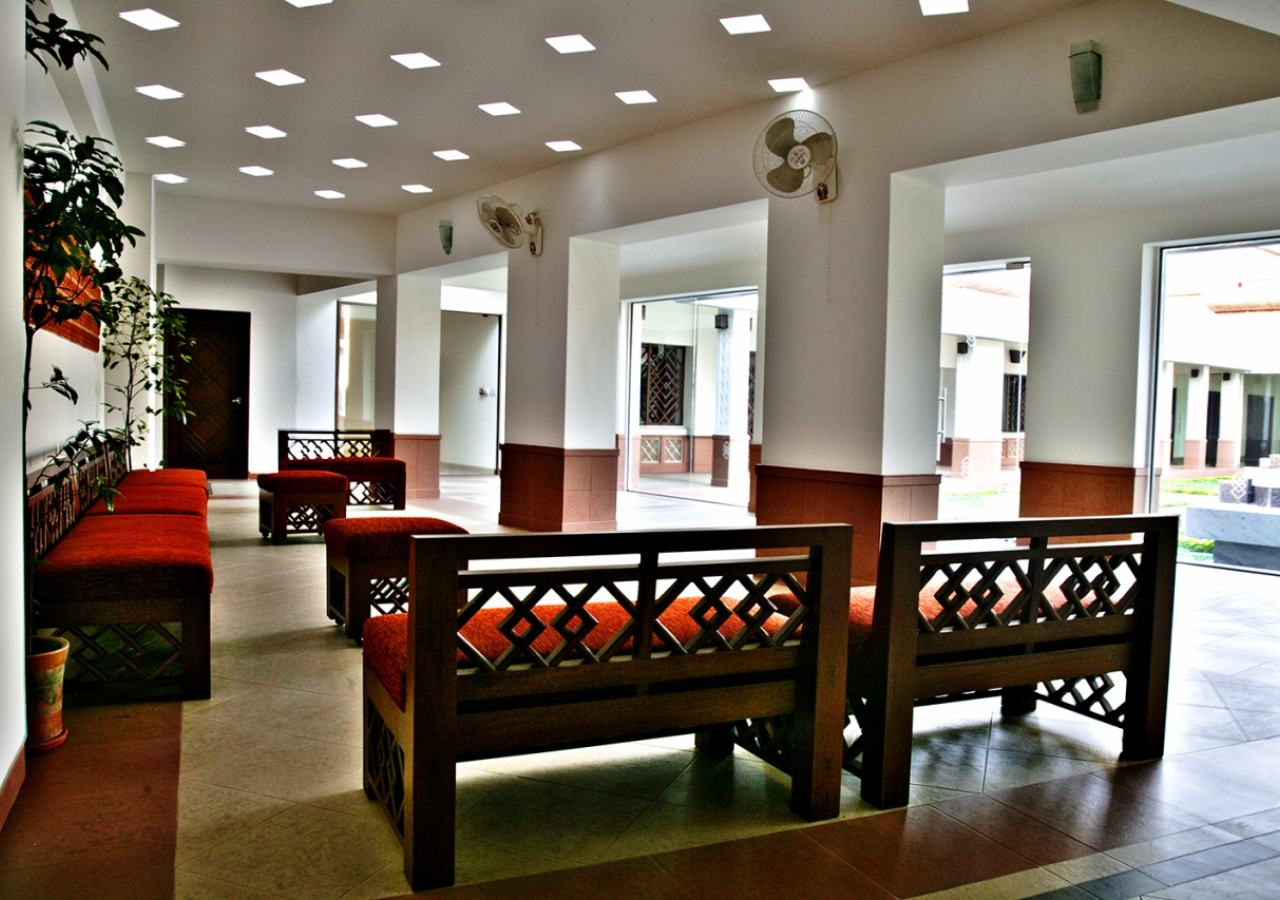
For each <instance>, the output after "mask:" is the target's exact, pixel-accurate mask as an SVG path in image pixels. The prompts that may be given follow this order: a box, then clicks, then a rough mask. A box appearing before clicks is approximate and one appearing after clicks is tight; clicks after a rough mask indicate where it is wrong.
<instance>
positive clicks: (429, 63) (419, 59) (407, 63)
mask: <svg viewBox="0 0 1280 900" xmlns="http://www.w3.org/2000/svg"><path fill="white" fill-rule="evenodd" d="M391 58H392V59H394V60H395V61H396V62H398V63H400V65H402V66H404V67H405V68H406V69H430V68H432V67H433V66H438V65H440V63H438V62H437V61H436V60H434V59H432V58H431V57H430V56H427V54H425V53H393V54H391Z"/></svg>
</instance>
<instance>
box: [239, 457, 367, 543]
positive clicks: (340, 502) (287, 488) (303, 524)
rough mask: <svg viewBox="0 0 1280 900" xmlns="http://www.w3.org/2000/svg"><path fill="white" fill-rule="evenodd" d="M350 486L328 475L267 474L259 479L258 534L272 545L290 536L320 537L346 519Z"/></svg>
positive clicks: (344, 479)
mask: <svg viewBox="0 0 1280 900" xmlns="http://www.w3.org/2000/svg"><path fill="white" fill-rule="evenodd" d="M349 486H350V485H349V482H348V480H347V477H346V476H345V475H342V474H340V473H338V472H327V471H298V472H295V471H293V470H286V471H284V472H264V473H263V474H261V475H259V476H258V533H259V534H261V535H262V536H263V537H265V538H267V539H268V540H270V541H271V543H273V544H283V543H284V541H285V538H286V537H288V536H289V535H291V534H320V533H321V532H323V530H324V523H325V522H328V521H329V520H330V519H344V518H346V516H347V498H348V488H349Z"/></svg>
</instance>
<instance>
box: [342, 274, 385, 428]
mask: <svg viewBox="0 0 1280 900" xmlns="http://www.w3.org/2000/svg"><path fill="white" fill-rule="evenodd" d="M376 302H377V301H376V299H375V300H374V302H373V303H366V302H352V301H351V300H350V299H342V300H339V301H338V368H337V374H338V377H337V393H336V397H335V401H334V402H335V418H336V420H337V423H338V429H339V430H347V431H367V430H368V429H371V428H373V407H374V396H375V389H376V385H375V382H374V373H375V371H376V370H377V346H378V307H377V306H376V305H375V304H376Z"/></svg>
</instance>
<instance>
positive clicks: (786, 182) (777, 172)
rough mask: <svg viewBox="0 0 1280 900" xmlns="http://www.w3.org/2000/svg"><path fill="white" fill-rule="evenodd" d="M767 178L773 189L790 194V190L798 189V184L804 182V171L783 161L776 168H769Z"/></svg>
mask: <svg viewBox="0 0 1280 900" xmlns="http://www.w3.org/2000/svg"><path fill="white" fill-rule="evenodd" d="M768 179H769V184H771V185H772V186H773V188H774V190H778V191H782V193H784V194H790V193H791V192H792V191H798V190H799V189H800V185H802V184H804V172H803V171H801V170H800V169H793V168H791V167H790V166H789V165H787V164H786V163H783V164H782V165H780V166H778V168H776V169H770V170H769V175H768Z"/></svg>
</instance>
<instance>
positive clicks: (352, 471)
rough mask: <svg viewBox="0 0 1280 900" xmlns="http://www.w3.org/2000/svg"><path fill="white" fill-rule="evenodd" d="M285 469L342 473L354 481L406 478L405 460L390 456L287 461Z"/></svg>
mask: <svg viewBox="0 0 1280 900" xmlns="http://www.w3.org/2000/svg"><path fill="white" fill-rule="evenodd" d="M284 466H285V468H286V469H287V470H289V471H291V472H295V471H300V470H316V469H319V470H321V471H325V472H341V473H342V474H343V475H346V476H347V477H348V478H350V479H352V480H353V481H378V480H380V479H395V478H404V477H405V465H404V460H403V459H395V458H393V457H390V456H340V457H337V458H333V457H330V458H326V459H290V460H285V464H284Z"/></svg>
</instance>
